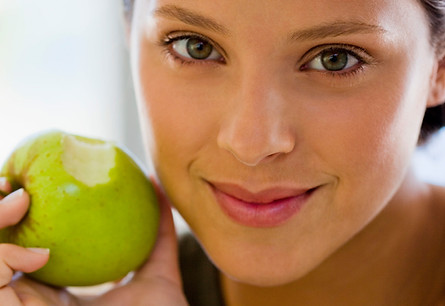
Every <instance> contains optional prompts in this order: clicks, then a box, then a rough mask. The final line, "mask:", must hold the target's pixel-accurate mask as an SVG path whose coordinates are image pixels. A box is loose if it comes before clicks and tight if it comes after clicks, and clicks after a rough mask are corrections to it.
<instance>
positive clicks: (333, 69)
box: [300, 45, 372, 76]
mask: <svg viewBox="0 0 445 306" xmlns="http://www.w3.org/2000/svg"><path fill="white" fill-rule="evenodd" d="M314 53H315V56H314V55H313V54H314ZM307 57H309V60H305V61H304V64H303V65H302V66H301V67H300V71H318V72H324V73H328V74H330V75H332V76H349V75H351V74H353V73H356V72H359V71H360V70H361V69H362V68H363V67H364V66H365V65H367V64H369V63H371V61H372V59H371V56H370V55H368V54H367V53H366V51H365V50H364V49H362V48H359V47H356V46H352V45H333V46H320V47H316V48H314V49H312V50H310V51H309V52H308V53H307V54H306V55H305V57H304V58H307Z"/></svg>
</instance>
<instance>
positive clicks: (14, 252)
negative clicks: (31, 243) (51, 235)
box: [0, 243, 49, 287]
mask: <svg viewBox="0 0 445 306" xmlns="http://www.w3.org/2000/svg"><path fill="white" fill-rule="evenodd" d="M0 258H1V259H0V287H3V286H6V285H7V284H9V283H10V282H11V279H12V276H13V273H14V271H21V272H25V273H30V272H34V271H36V270H38V269H40V268H41V267H43V266H44V265H45V264H46V263H47V262H48V259H49V250H48V249H39V248H23V247H20V246H17V245H14V244H7V243H4V244H0Z"/></svg>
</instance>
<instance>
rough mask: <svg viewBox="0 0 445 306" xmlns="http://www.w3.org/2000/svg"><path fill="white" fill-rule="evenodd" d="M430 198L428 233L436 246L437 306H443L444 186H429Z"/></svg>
mask: <svg viewBox="0 0 445 306" xmlns="http://www.w3.org/2000/svg"><path fill="white" fill-rule="evenodd" d="M430 190H431V193H430V194H431V197H430V199H431V200H430V202H429V205H428V217H429V226H428V229H429V233H426V235H430V236H432V237H434V241H435V245H436V246H437V249H436V250H437V259H438V261H437V262H438V266H437V270H436V271H437V272H436V273H437V277H438V279H439V281H438V283H439V287H440V288H441V289H439V291H440V292H441V298H440V299H439V302H438V304H437V305H444V306H445V260H444V258H445V186H438V185H431V186H430Z"/></svg>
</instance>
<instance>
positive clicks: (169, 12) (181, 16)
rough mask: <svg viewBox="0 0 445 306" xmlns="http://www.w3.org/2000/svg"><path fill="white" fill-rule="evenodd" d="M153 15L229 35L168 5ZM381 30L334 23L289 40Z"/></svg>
mask: <svg viewBox="0 0 445 306" xmlns="http://www.w3.org/2000/svg"><path fill="white" fill-rule="evenodd" d="M153 14H154V15H156V16H161V17H165V18H173V19H178V20H180V21H182V22H184V23H186V24H189V25H192V26H197V27H202V28H205V29H208V30H212V31H214V32H218V33H220V34H223V35H229V34H230V31H229V29H227V28H226V27H225V26H223V25H221V24H220V23H218V22H217V21H215V20H214V19H212V18H209V17H206V16H202V15H200V14H199V13H196V12H193V11H191V10H188V9H185V8H182V7H179V6H176V5H172V4H168V5H165V6H162V7H160V8H157V9H155V11H154V13H153ZM385 32H386V30H384V29H383V28H381V27H379V26H377V25H372V24H367V23H364V22H361V21H335V22H332V23H326V24H321V25H318V26H315V27H311V28H307V29H302V30H297V31H295V32H292V34H291V35H290V40H298V41H302V40H316V39H323V38H327V37H338V36H342V35H351V34H370V33H385Z"/></svg>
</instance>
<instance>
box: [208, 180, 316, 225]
mask: <svg viewBox="0 0 445 306" xmlns="http://www.w3.org/2000/svg"><path fill="white" fill-rule="evenodd" d="M207 183H208V184H209V186H210V188H211V190H212V192H213V194H214V196H215V199H216V202H217V203H218V204H219V206H220V207H221V209H222V211H223V212H224V213H225V214H226V215H227V216H228V217H229V218H230V219H232V220H233V221H235V222H237V223H239V224H241V225H244V226H248V227H259V228H267V227H277V226H279V225H281V224H283V223H285V222H286V221H287V220H289V219H290V218H291V217H292V216H294V215H296V214H297V213H298V212H299V211H300V210H301V208H302V207H303V206H304V204H305V203H306V202H307V201H308V199H309V198H310V197H311V195H312V194H313V193H314V191H315V190H316V189H317V188H318V187H315V188H302V189H300V188H298V189H297V188H287V187H272V188H267V189H261V190H259V191H257V192H251V191H249V190H247V189H245V188H243V187H241V186H239V185H236V184H227V183H215V182H212V183H210V182H207Z"/></svg>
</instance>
